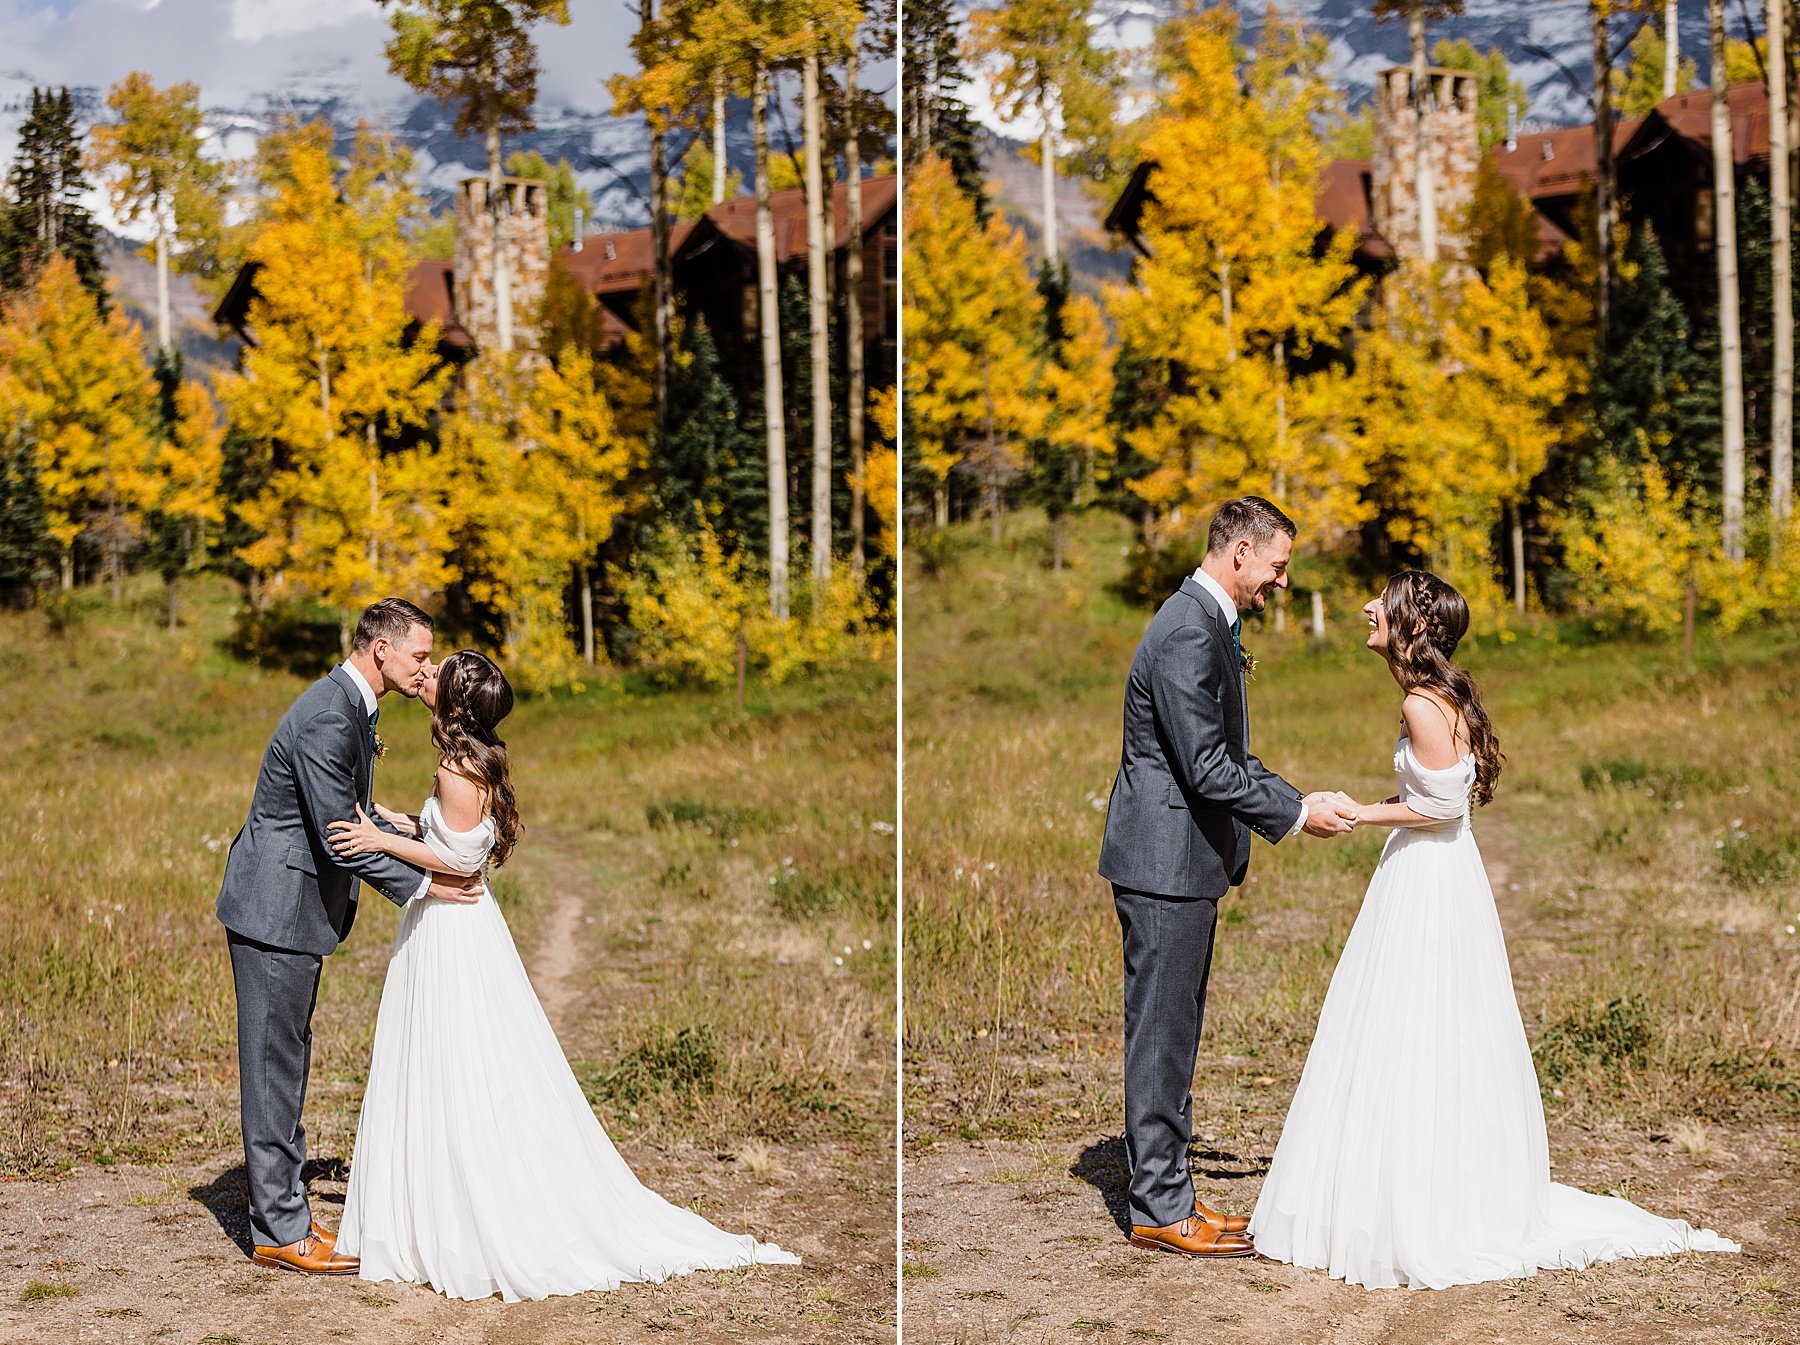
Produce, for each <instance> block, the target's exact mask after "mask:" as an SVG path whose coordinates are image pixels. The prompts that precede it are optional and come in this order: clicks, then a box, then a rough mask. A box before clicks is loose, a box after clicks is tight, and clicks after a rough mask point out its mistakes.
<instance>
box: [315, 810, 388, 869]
mask: <svg viewBox="0 0 1800 1345" xmlns="http://www.w3.org/2000/svg"><path fill="white" fill-rule="evenodd" d="M325 830H326V832H327V833H328V834H327V836H326V839H327V840H328V841H329V842H330V843H331V852H332V853H333V854H335V855H336V856H337V857H338V858H339V859H349V858H350V857H351V856H352V855H367V854H373V853H375V852H376V851H379V850H385V849H387V845H386V837H387V833H386V832H384V831H383V830H382V829H381V828H380V827H378V826H376V825H375V824H374V823H373V822H371V821H370V820H369V815H368V814H367V813H365V812H364V811H363V810H362V806H361V805H360V804H359V805H358V806H357V809H356V821H354V822H333V823H332V824H331V825H330V826H329V827H327V828H326V829H325Z"/></svg>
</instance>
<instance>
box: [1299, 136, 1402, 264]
mask: <svg viewBox="0 0 1800 1345" xmlns="http://www.w3.org/2000/svg"><path fill="white" fill-rule="evenodd" d="M1370 171H1371V170H1370V166H1369V161H1368V160H1367V159H1333V160H1332V161H1331V162H1330V163H1328V164H1326V165H1325V167H1324V168H1323V169H1322V170H1321V171H1320V173H1319V194H1318V196H1317V197H1315V198H1314V200H1313V213H1314V214H1316V215H1317V216H1318V217H1319V223H1321V224H1323V225H1324V226H1325V227H1326V228H1328V229H1337V230H1344V229H1349V230H1351V231H1353V232H1354V233H1355V235H1356V250H1357V251H1358V252H1360V253H1362V254H1363V255H1364V256H1366V257H1391V256H1393V255H1394V249H1393V247H1392V246H1390V245H1389V243H1388V241H1387V239H1385V238H1383V237H1382V236H1381V235H1380V234H1378V233H1376V232H1375V224H1374V221H1373V219H1372V218H1371V215H1370V211H1369V174H1370Z"/></svg>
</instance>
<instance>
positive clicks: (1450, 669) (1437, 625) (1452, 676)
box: [1381, 570, 1506, 805]
mask: <svg viewBox="0 0 1800 1345" xmlns="http://www.w3.org/2000/svg"><path fill="white" fill-rule="evenodd" d="M1381 605H1382V606H1383V607H1384V608H1385V609H1386V610H1387V621H1388V659H1389V660H1390V661H1391V662H1392V663H1393V665H1394V667H1395V668H1397V669H1398V670H1399V672H1400V680H1401V683H1402V684H1403V685H1404V686H1405V687H1406V689H1407V690H1408V691H1411V690H1413V689H1414V688H1419V689H1422V690H1425V691H1433V692H1436V693H1437V694H1438V695H1440V696H1442V697H1443V698H1444V699H1445V700H1447V701H1449V702H1450V704H1451V705H1452V706H1454V707H1455V708H1456V710H1457V712H1458V713H1459V714H1460V715H1461V716H1462V720H1463V723H1465V724H1466V725H1468V729H1469V750H1470V751H1471V752H1473V753H1474V754H1475V791H1474V799H1475V802H1476V803H1477V804H1478V805H1479V804H1485V803H1490V802H1492V801H1493V797H1494V784H1495V782H1496V781H1498V780H1499V779H1500V767H1501V764H1502V763H1503V762H1504V761H1505V760H1506V754H1505V753H1503V752H1502V751H1501V750H1500V740H1499V739H1498V738H1496V737H1495V736H1494V725H1493V722H1492V721H1491V720H1489V718H1488V714H1487V711H1486V710H1485V709H1483V708H1482V704H1481V694H1480V692H1478V691H1477V690H1476V688H1475V679H1474V678H1472V677H1470V676H1469V674H1468V673H1466V672H1464V671H1463V670H1462V669H1461V668H1459V667H1457V666H1456V665H1455V664H1454V663H1452V662H1451V661H1450V656H1451V655H1452V654H1454V653H1455V652H1456V646H1457V645H1458V644H1459V643H1461V641H1462V637H1463V636H1464V635H1465V634H1466V633H1467V632H1468V629H1469V604H1468V603H1467V602H1465V601H1464V600H1463V595H1462V594H1460V593H1458V592H1457V591H1456V590H1455V589H1454V588H1452V587H1451V586H1450V585H1448V584H1446V583H1445V582H1444V581H1443V580H1442V579H1439V578H1438V577H1437V576H1436V575H1435V574H1427V573H1426V572H1425V571H1424V570H1402V571H1401V572H1400V573H1399V574H1397V575H1395V576H1394V577H1393V578H1392V579H1390V580H1388V586H1387V588H1386V590H1384V591H1383V593H1382V595H1381Z"/></svg>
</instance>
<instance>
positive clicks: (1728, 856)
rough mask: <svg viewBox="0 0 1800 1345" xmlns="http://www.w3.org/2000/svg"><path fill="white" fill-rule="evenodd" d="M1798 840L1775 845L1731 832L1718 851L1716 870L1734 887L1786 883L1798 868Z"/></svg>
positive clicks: (1792, 838)
mask: <svg viewBox="0 0 1800 1345" xmlns="http://www.w3.org/2000/svg"><path fill="white" fill-rule="evenodd" d="M1797 846H1800V840H1797V839H1796V838H1795V837H1792V836H1789V837H1787V838H1785V839H1783V840H1781V841H1778V842H1766V841H1762V840H1759V839H1757V838H1755V837H1751V836H1740V835H1738V834H1736V833H1733V834H1731V835H1729V836H1727V837H1726V838H1725V843H1724V845H1723V846H1722V847H1720V849H1719V850H1718V851H1717V854H1718V857H1719V867H1720V868H1721V869H1723V870H1724V872H1725V877H1726V879H1727V880H1728V881H1729V882H1730V883H1731V884H1732V885H1733V886H1734V887H1763V886H1766V885H1767V884H1769V883H1779V882H1785V881H1786V880H1787V879H1789V878H1792V877H1793V876H1794V874H1795V871H1796V870H1797V869H1800V854H1796V847H1797Z"/></svg>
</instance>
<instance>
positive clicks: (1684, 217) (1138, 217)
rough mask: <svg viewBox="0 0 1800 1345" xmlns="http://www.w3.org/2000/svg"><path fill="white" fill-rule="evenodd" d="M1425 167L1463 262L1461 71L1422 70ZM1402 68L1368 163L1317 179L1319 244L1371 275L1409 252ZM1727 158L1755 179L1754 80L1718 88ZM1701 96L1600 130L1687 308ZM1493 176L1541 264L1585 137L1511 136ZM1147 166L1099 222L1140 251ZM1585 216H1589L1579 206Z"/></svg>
mask: <svg viewBox="0 0 1800 1345" xmlns="http://www.w3.org/2000/svg"><path fill="white" fill-rule="evenodd" d="M1429 77H1430V79H1431V80H1432V81H1433V83H1434V84H1435V85H1436V88H1435V89H1434V94H1435V102H1436V111H1435V112H1434V113H1433V114H1432V115H1433V126H1434V129H1433V141H1432V150H1433V167H1434V168H1435V169H1436V174H1435V179H1436V184H1437V200H1438V212H1437V213H1438V221H1439V226H1438V228H1439V238H1440V246H1439V255H1440V257H1442V258H1444V259H1445V260H1447V261H1454V260H1456V259H1457V258H1458V257H1459V256H1460V255H1461V253H1462V244H1463V240H1462V238H1461V237H1460V235H1459V232H1458V229H1459V222H1460V220H1461V219H1462V217H1463V216H1464V214H1465V213H1466V210H1467V207H1468V203H1469V200H1470V197H1471V194H1472V192H1473V190H1474V183H1475V173H1476V168H1477V164H1478V162H1479V153H1478V140H1477V130H1476V122H1475V79H1474V76H1473V75H1471V74H1469V73H1468V72H1466V71H1460V70H1445V69H1433V70H1431V71H1430V72H1429ZM1410 87H1411V75H1410V72H1409V71H1408V70H1407V69H1406V68H1405V67H1397V68H1394V69H1390V70H1385V71H1383V72H1382V73H1381V74H1380V75H1379V76H1378V77H1377V83H1376V86H1375V93H1374V107H1375V144H1374V158H1373V159H1372V160H1361V159H1335V160H1333V161H1331V162H1330V163H1328V164H1326V165H1325V168H1324V169H1323V171H1322V172H1321V174H1320V178H1319V187H1318V193H1317V196H1316V198H1315V204H1314V209H1315V212H1316V214H1317V215H1318V219H1319V226H1320V231H1321V235H1322V236H1323V234H1324V233H1326V232H1327V231H1336V230H1344V229H1348V230H1350V231H1352V233H1353V235H1354V237H1355V239H1356V246H1355V251H1354V254H1353V255H1354V259H1355V262H1356V265H1357V267H1358V269H1360V270H1361V271H1363V273H1364V274H1367V275H1370V276H1373V277H1376V278H1379V277H1380V276H1381V275H1383V274H1385V273H1386V272H1387V271H1389V270H1391V269H1392V268H1393V267H1394V266H1395V265H1397V264H1398V262H1399V261H1401V260H1403V259H1407V258H1412V257H1416V256H1418V255H1419V232H1418V208H1417V193H1416V191H1415V183H1414V179H1413V173H1412V164H1413V144H1412V132H1413V117H1412V113H1411V111H1410V102H1409V98H1408V94H1409V91H1410ZM1726 101H1727V106H1728V107H1729V109H1730V114H1731V130H1732V135H1731V144H1732V154H1733V157H1734V159H1735V162H1736V165H1737V181H1738V184H1739V185H1740V186H1742V185H1743V184H1744V183H1745V182H1747V181H1750V180H1759V181H1764V182H1766V181H1767V177H1768V171H1769V102H1768V92H1767V89H1766V87H1765V86H1764V85H1763V84H1761V83H1750V84H1737V85H1733V86H1732V87H1731V88H1730V89H1729V90H1727V93H1726ZM1711 106H1712V93H1711V90H1709V89H1694V90H1692V91H1690V92H1688V93H1682V94H1677V95H1675V96H1674V97H1673V98H1668V99H1665V100H1663V101H1662V102H1661V103H1659V104H1657V106H1656V107H1655V108H1654V109H1653V110H1652V111H1651V112H1650V113H1649V115H1648V116H1644V117H1635V118H1627V119H1625V120H1622V121H1619V122H1617V123H1616V124H1615V125H1614V127H1613V153H1614V158H1615V161H1616V164H1617V171H1618V182H1619V197H1620V211H1621V218H1622V219H1624V220H1625V221H1626V222H1628V223H1629V224H1630V225H1631V226H1632V227H1633V228H1634V229H1635V228H1636V227H1637V226H1639V225H1640V224H1641V223H1643V222H1645V221H1648V222H1649V224H1650V225H1651V227H1652V228H1653V229H1654V230H1655V232H1656V236H1657V239H1658V241H1659V242H1660V243H1661V245H1662V249H1663V253H1664V255H1665V257H1666V258H1667V260H1668V263H1669V273H1670V281H1671V284H1672V286H1673V287H1674V288H1675V289H1676V291H1677V293H1678V294H1680V296H1681V297H1682V299H1683V300H1684V301H1686V302H1687V303H1688V304H1689V305H1690V306H1700V305H1706V304H1710V303H1711V301H1712V298H1713V294H1714V292H1715V290H1716V276H1715V274H1714V268H1713V255H1712V241H1713V192H1712V111H1711ZM1488 158H1489V161H1490V162H1491V163H1492V164H1493V166H1494V167H1495V168H1496V169H1498V170H1499V172H1500V174H1501V176H1502V177H1503V178H1505V180H1506V181H1507V182H1509V183H1510V184H1511V185H1512V186H1513V188H1514V189H1515V190H1516V191H1517V192H1518V193H1519V194H1520V195H1521V196H1523V197H1525V198H1526V199H1527V200H1529V201H1530V202H1531V204H1532V206H1533V208H1534V209H1535V210H1536V212H1537V220H1538V257H1537V260H1538V263H1539V264H1541V265H1553V264H1554V263H1555V261H1556V260H1557V258H1558V257H1559V256H1560V255H1561V252H1562V249H1563V246H1564V245H1565V244H1566V243H1568V242H1569V240H1570V239H1571V238H1572V237H1573V236H1574V235H1575V233H1576V231H1577V229H1578V228H1579V227H1580V226H1579V222H1578V211H1579V209H1580V207H1581V203H1582V201H1583V198H1584V197H1589V196H1591V194H1592V192H1593V189H1594V171H1595V154H1594V128H1593V126H1592V125H1587V126H1570V127H1564V128H1560V129H1557V130H1552V131H1540V132H1535V133H1531V134H1521V135H1518V136H1516V137H1514V139H1513V140H1512V141H1511V142H1509V143H1506V144H1503V145H1496V146H1494V148H1493V149H1491V150H1490V151H1488ZM1156 170H1157V165H1156V164H1155V163H1141V164H1139V165H1138V167H1137V169H1136V171H1135V172H1134V173H1133V174H1132V176H1131V179H1130V181H1129V182H1128V183H1127V184H1126V186H1125V188H1124V190H1123V191H1122V192H1121V193H1120V196H1119V198H1118V200H1117V201H1115V202H1114V204H1113V207H1112V209H1111V211H1110V212H1108V214H1107V216H1106V220H1105V227H1106V228H1107V230H1108V231H1110V232H1112V233H1115V234H1117V235H1119V236H1120V237H1122V238H1123V239H1124V240H1125V241H1126V242H1128V243H1129V244H1130V245H1131V246H1132V247H1134V248H1136V249H1137V250H1138V251H1139V252H1140V253H1142V254H1144V255H1149V248H1148V244H1147V243H1146V241H1145V239H1144V234H1143V214H1144V209H1145V207H1146V206H1147V205H1148V204H1149V203H1150V202H1151V201H1153V200H1155V196H1156V193H1155V181H1154V179H1155V173H1156ZM1590 208H1591V207H1590Z"/></svg>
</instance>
